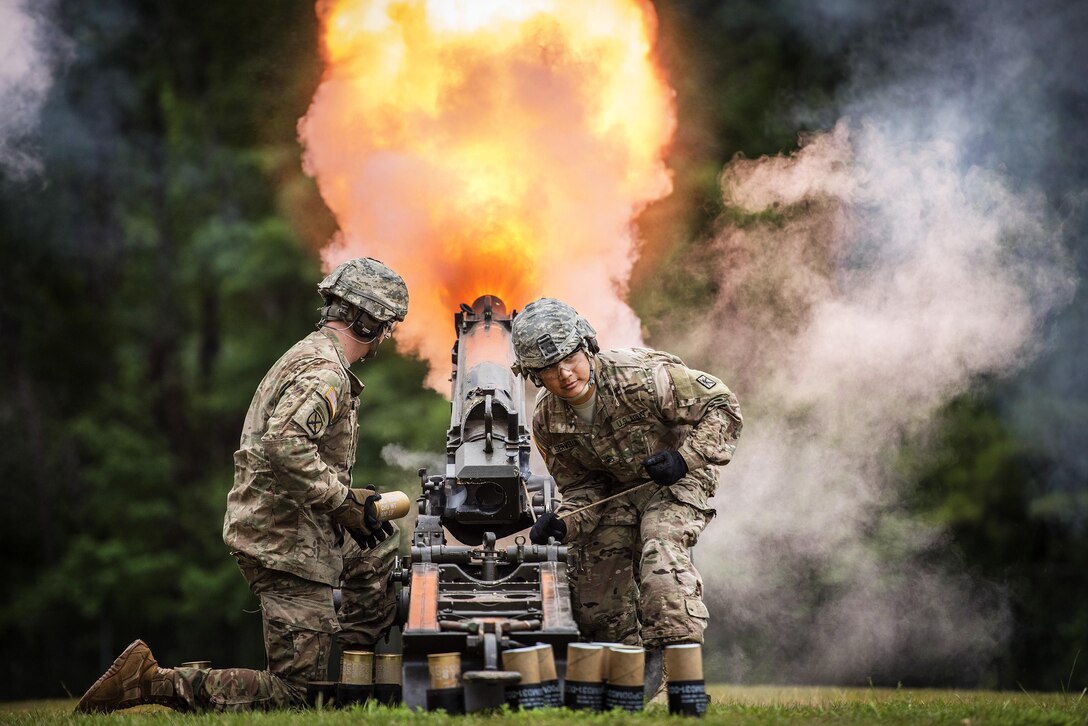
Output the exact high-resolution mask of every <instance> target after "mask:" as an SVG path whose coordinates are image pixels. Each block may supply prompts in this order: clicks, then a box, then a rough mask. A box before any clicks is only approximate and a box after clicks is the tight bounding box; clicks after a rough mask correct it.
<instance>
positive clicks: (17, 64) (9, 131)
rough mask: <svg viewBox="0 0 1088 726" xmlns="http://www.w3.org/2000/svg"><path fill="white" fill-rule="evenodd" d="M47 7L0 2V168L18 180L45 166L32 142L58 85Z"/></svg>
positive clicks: (22, 2) (20, 1) (55, 48)
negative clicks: (48, 39) (50, 94)
mask: <svg viewBox="0 0 1088 726" xmlns="http://www.w3.org/2000/svg"><path fill="white" fill-rule="evenodd" d="M44 5H46V4H45V3H38V4H36V5H34V4H32V3H29V2H25V1H23V0H18V1H17V2H9V3H4V4H0V169H3V171H4V173H5V174H6V175H8V176H10V177H12V178H15V179H21V178H25V177H26V176H27V175H29V174H32V173H34V172H36V171H37V170H39V169H40V168H41V161H40V160H39V159H38V158H37V156H36V155H35V154H34V153H33V150H32V148H30V146H29V143H30V137H31V135H32V133H33V132H34V130H35V128H36V126H37V123H38V114H39V112H40V111H41V108H42V104H44V103H45V98H46V95H47V94H48V92H49V89H50V87H51V85H52V81H53V79H52V73H53V66H52V61H53V55H52V54H51V53H49V52H46V30H47V29H48V28H47V25H46V22H45V20H44V19H43V18H44V16H43V15H42V13H43V11H44V7H43V6H44ZM32 6H33V7H34V8H36V9H32ZM53 49H54V50H58V49H62V48H61V47H59V46H57V45H56V44H55V43H54V45H53Z"/></svg>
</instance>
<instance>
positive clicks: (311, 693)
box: [306, 681, 336, 709]
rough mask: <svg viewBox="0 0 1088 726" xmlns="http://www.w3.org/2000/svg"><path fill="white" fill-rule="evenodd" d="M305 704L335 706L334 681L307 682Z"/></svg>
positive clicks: (325, 706)
mask: <svg viewBox="0 0 1088 726" xmlns="http://www.w3.org/2000/svg"><path fill="white" fill-rule="evenodd" d="M306 704H307V705H308V706H309V707H310V708H318V709H321V708H335V707H336V681H310V682H309V683H307V684H306Z"/></svg>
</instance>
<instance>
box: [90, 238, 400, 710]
mask: <svg viewBox="0 0 1088 726" xmlns="http://www.w3.org/2000/svg"><path fill="white" fill-rule="evenodd" d="M318 292H319V293H320V294H321V295H322V297H323V298H324V301H325V306H324V307H323V308H322V309H321V320H320V322H319V323H318V329H317V331H315V332H313V333H310V335H308V336H307V337H306V338H304V339H303V340H301V341H299V342H298V343H297V344H296V345H295V346H294V347H292V348H291V349H290V350H288V351H287V353H285V354H284V355H283V357H281V358H280V359H279V361H277V362H276V364H275V365H274V366H272V369H271V370H269V372H268V373H267V374H266V375H265V377H264V380H262V381H261V384H260V386H259V387H258V388H257V393H256V394H255V395H254V397H253V401H252V403H251V404H250V407H249V412H248V413H247V415H246V420H245V425H244V427H243V430H242V439H241V447H240V448H239V450H238V451H237V452H236V453H235V455H234V462H235V476H234V487H233V488H232V489H231V491H230V494H229V495H228V497H227V513H226V517H225V520H224V523H223V539H224V541H225V542H226V544H227V546H228V547H230V548H231V551H232V552H231V553H232V554H233V555H234V556H235V557H236V558H237V560H238V565H239V567H240V568H241V571H242V575H243V576H244V577H245V579H246V582H248V583H249V587H250V589H251V590H252V591H253V592H254V594H256V595H257V596H258V597H259V598H260V602H261V610H262V612H263V618H264V639H265V651H266V654H267V656H268V669H267V670H261V671H258V670H252V669H245V668H227V669H197V668H173V669H170V668H159V667H158V664H157V663H156V661H155V659H154V657H153V656H152V655H151V651H150V649H149V648H148V647H147V645H146V644H145V643H144V642H143V641H139V640H137V641H135V642H134V643H132V644H131V645H130V646H129V647H128V648H127V649H126V650H125V651H124V652H123V653H122V654H121V655H120V656H119V657H118V658H117V660H116V661H114V663H113V665H112V666H111V667H110V669H109V670H107V671H106V673H105V674H104V675H103V676H102V677H101V678H99V679H98V681H97V682H96V683H95V684H94V685H93V686H92V687H91V688H90V690H88V691H87V693H86V695H84V696H83V698H82V700H81V701H80V702H79V705H78V706H77V707H76V710H77V712H93V711H113V710H115V709H118V708H127V707H129V706H134V705H137V704H140V703H160V704H163V705H167V706H170V707H172V708H175V709H178V710H183V711H202V710H214V711H236V710H249V709H269V708H284V707H296V706H302V705H305V698H306V683H307V681H319V680H325V679H326V678H327V673H328V666H329V657H330V653H331V650H332V639H333V635H334V634H337V633H338V634H339V636H338V637H339V640H340V642H341V644H342V645H343V646H344V647H346V648H367V647H372V646H373V644H374V642H375V641H376V640H377V639H378V638H379V637H380V636H381V635H382V633H383V631H384V630H386V629H387V628H388V627H389V626H390V625H391V623H392V621H393V616H394V610H395V600H394V595H393V591H392V585H391V584H390V583H389V573H390V571H391V569H392V567H393V564H394V562H395V555H396V551H397V539H398V538H397V537H396V536H395V535H396V528H395V527H394V526H393V525H392V524H391V523H388V522H384V523H383V522H379V521H377V517H376V513H375V509H374V502H375V501H376V500H377V499H379V498H380V495H379V494H378V493H377V492H375V491H373V490H371V489H352V488H351V468H352V465H353V464H354V463H355V444H356V439H357V436H358V431H357V415H358V406H359V399H358V396H359V394H360V392H361V391H362V389H363V384H362V383H360V382H359V379H358V378H356V377H355V376H354V375H353V374H352V373H351V370H350V366H351V364H352V363H354V362H355V361H358V360H363V359H366V358H369V357H372V356H373V355H374V354H375V353H376V352H377V349H378V346H379V345H380V344H381V342H382V341H383V340H384V339H385V338H387V337H388V336H389V335H390V334H391V333H392V331H393V328H394V327H395V326H396V324H397V323H398V322H399V321H401V320H404V316H405V315H406V314H407V312H408V290H407V288H406V287H405V285H404V281H403V280H402V279H401V277H400V276H399V275H398V274H397V273H395V272H394V271H393V270H391V269H389V268H388V267H386V266H385V265H383V264H382V263H380V262H378V261H377V260H372V259H369V258H363V259H355V260H350V261H348V262H345V263H344V264H342V265H340V266H339V267H337V268H336V269H335V270H334V271H333V272H332V274H330V275H329V276H328V277H326V278H325V279H324V280H323V281H322V282H321V283H320V284H319V285H318ZM337 586H340V588H341V595H342V597H341V600H342V605H341V608H340V612H339V617H338V616H337V613H336V611H335V609H334V606H333V588H334V587H337Z"/></svg>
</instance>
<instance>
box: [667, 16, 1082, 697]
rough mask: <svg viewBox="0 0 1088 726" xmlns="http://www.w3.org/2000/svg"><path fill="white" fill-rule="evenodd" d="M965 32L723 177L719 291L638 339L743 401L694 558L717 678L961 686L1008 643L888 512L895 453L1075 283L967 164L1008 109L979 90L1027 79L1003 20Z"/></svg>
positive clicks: (1021, 216) (1035, 218)
mask: <svg viewBox="0 0 1088 726" xmlns="http://www.w3.org/2000/svg"><path fill="white" fill-rule="evenodd" d="M981 17H982V16H980V18H981ZM979 22H980V23H985V25H984V26H983V27H977V28H975V30H976V32H977V33H978V37H977V38H976V39H975V40H974V42H971V37H970V36H968V37H960V38H958V42H957V43H950V44H948V45H942V44H941V43H936V42H935V40H936V38H935V36H933V35H929V36H927V42H926V44H925V47H924V48H918V47H914V48H911V49H909V50H910V51H911V52H912V53H913V55H911V57H910V62H911V63H914V64H917V65H916V67H914V68H913V70H912V73H911V74H909V77H905V78H900V79H899V80H898V81H896V82H895V83H894V84H892V85H890V86H887V87H880V86H877V87H872V86H870V87H867V88H864V89H862V88H859V87H857V86H855V87H852V88H851V92H852V93H851V95H850V99H851V100H850V103H849V104H848V106H847V107H846V108H847V109H848V110H849V111H850V113H851V117H852V119H853V120H850V119H844V120H843V121H842V122H840V123H839V124H838V125H837V126H836V127H835V128H834V130H832V131H829V132H827V133H822V134H817V135H814V136H812V137H811V138H809V139H807V140H806V143H805V145H804V146H803V148H801V149H800V150H799V151H798V152H797V153H796V154H793V155H790V156H782V157H775V158H764V159H759V160H752V161H749V160H738V161H735V162H733V163H731V164H730V165H729V166H727V167H726V169H725V171H724V173H723V176H722V189H723V195H724V199H725V202H726V205H727V207H729V208H731V209H732V210H733V211H734V212H735V213H737V214H739V215H740V217H741V222H737V223H729V224H726V225H725V227H724V229H723V230H722V231H721V233H720V234H718V236H717V237H716V238H715V239H714V240H713V241H712V242H711V243H710V244H712V245H713V246H714V249H715V250H716V252H717V253H718V256H717V259H718V260H719V264H720V268H719V269H718V270H717V271H716V277H717V280H718V282H719V283H720V287H719V290H720V292H719V294H718V296H717V298H716V299H715V300H714V301H713V302H712V303H711V305H710V309H709V310H708V311H707V312H706V314H705V316H704V318H703V319H704V320H705V322H704V323H703V324H702V325H701V326H698V327H697V328H696V329H694V330H690V329H689V330H685V331H676V332H674V333H673V334H672V335H671V336H669V335H667V336H666V337H665V338H663V339H660V340H654V341H653V342H654V344H655V345H656V346H658V347H663V348H667V349H672V350H675V351H677V352H680V353H682V354H684V355H685V357H686V358H687V359H688V360H689V362H697V363H699V364H701V365H705V366H706V367H707V368H709V369H710V370H713V371H715V372H716V373H719V374H720V375H722V376H723V378H725V379H726V380H727V382H729V383H731V384H732V385H733V386H734V388H735V389H736V390H737V391H738V393H739V395H740V399H741V404H742V408H743V409H744V413H745V420H746V425H745V430H744V433H743V435H742V437H741V442H740V446H739V448H738V452H737V457H736V459H735V460H734V462H733V463H732V464H731V465H730V466H729V467H728V468H727V469H725V470H724V472H723V476H722V486H721V490H720V491H719V494H718V496H717V497H716V502H715V506H716V508H717V509H718V517H717V518H716V519H715V520H714V522H713V523H712V524H711V526H710V527H709V528H708V530H707V532H706V533H705V534H704V536H703V539H702V541H701V543H700V546H699V549H698V551H697V556H698V557H699V558H700V559H699V561H700V562H701V563H702V567H701V569H702V572H703V574H704V577H705V578H706V580H707V583H706V584H707V591H708V599H709V600H710V602H711V603H712V611H713V612H714V613H715V615H716V618H715V620H714V622H713V624H712V627H711V631H710V633H709V635H710V636H711V637H713V638H716V639H717V640H716V641H715V642H718V643H724V644H725V647H723V648H721V649H712V650H711V652H718V653H723V654H722V655H718V656H717V659H718V665H719V666H720V667H722V668H724V672H725V674H726V675H727V676H728V677H730V678H732V679H734V680H780V681H781V680H804V681H835V682H849V681H855V682H863V681H864V680H865V678H867V677H869V676H874V677H880V678H884V679H897V678H903V677H908V676H914V677H922V678H925V677H938V676H939V677H945V678H952V679H961V680H971V679H975V678H979V677H981V672H982V671H984V670H985V668H986V667H987V664H988V663H989V662H990V661H991V660H992V658H993V657H994V655H995V654H996V653H997V652H998V651H999V649H1000V647H1001V645H1002V643H1003V642H1004V639H1005V638H1007V636H1008V627H1009V612H1008V608H1007V605H1006V604H1005V601H1004V598H1003V596H1002V592H1001V590H1000V588H999V587H997V586H994V585H988V584H986V583H982V582H980V581H978V580H975V579H972V578H971V577H969V576H968V575H965V574H963V573H959V572H956V571H954V570H952V569H949V568H948V567H947V566H945V565H941V564H935V561H936V560H939V559H940V558H939V557H936V558H935V557H934V555H935V554H936V553H939V552H940V551H941V550H942V549H943V548H944V545H945V542H944V539H943V534H942V533H941V532H940V531H939V530H937V529H936V528H934V527H932V526H930V525H928V524H926V523H924V522H919V521H917V520H914V519H912V518H911V517H910V516H909V515H908V514H907V513H906V512H905V508H904V507H903V505H902V503H901V502H902V500H903V497H904V495H906V494H907V492H904V491H903V490H902V486H903V482H902V481H901V480H900V479H899V478H898V477H897V475H896V471H895V469H894V466H893V465H894V462H895V460H896V456H897V454H898V453H899V451H900V448H901V446H902V442H903V441H904V440H906V439H908V438H909V439H911V440H918V438H919V437H922V438H924V437H925V436H926V435H927V434H931V433H933V432H931V430H930V428H931V426H932V424H933V421H934V416H935V414H936V413H937V412H938V410H939V409H940V408H941V407H942V405H943V404H945V403H946V402H948V401H949V400H950V399H951V398H952V397H954V396H956V395H959V394H962V393H965V392H967V391H969V390H970V389H971V387H972V385H973V383H974V382H975V381H977V380H978V378H979V377H980V376H990V375H996V376H1002V375H1007V374H1009V373H1011V372H1013V371H1015V370H1017V369H1019V368H1020V367H1022V366H1024V365H1025V364H1026V363H1027V362H1028V361H1030V360H1031V359H1032V357H1033V356H1034V355H1035V354H1036V353H1037V352H1038V351H1039V346H1040V330H1041V324H1042V321H1043V320H1044V319H1045V318H1046V316H1047V315H1048V314H1050V313H1052V311H1054V310H1055V309H1057V308H1060V306H1062V305H1063V304H1065V303H1066V302H1068V301H1069V299H1070V298H1071V296H1072V294H1073V291H1074V289H1075V284H1076V280H1075V275H1074V272H1073V270H1072V267H1071V265H1070V260H1069V257H1068V255H1067V253H1066V251H1065V249H1064V247H1063V240H1062V236H1061V229H1060V225H1059V223H1058V221H1057V220H1056V219H1054V218H1053V217H1052V216H1051V212H1050V211H1049V209H1048V207H1047V206H1046V204H1045V202H1044V200H1043V199H1042V198H1041V196H1040V195H1038V194H1035V193H1033V192H1031V191H1030V190H1027V185H1025V184H1023V183H1022V180H1017V179H1013V178H1011V177H1009V175H1007V174H1005V173H1003V172H1001V171H999V170H995V169H994V168H992V167H991V166H988V165H986V164H983V163H974V162H975V159H976V158H977V157H979V156H981V157H985V159H986V160H991V161H992V160H993V159H994V158H998V157H999V154H998V153H997V151H994V150H990V151H989V153H988V154H981V155H978V154H976V155H974V156H969V152H970V151H971V150H975V151H977V148H978V139H979V138H986V136H987V133H988V131H989V130H990V128H992V125H994V124H996V123H997V119H996V118H995V116H993V115H988V114H997V113H998V110H1000V113H1001V114H1002V115H1000V118H1008V117H1009V116H1008V115H1007V114H1013V115H1014V117H1015V114H1016V113H1018V112H1019V111H1024V110H1023V109H1021V108H1020V107H1019V103H1018V99H1017V98H1016V97H1015V96H1009V95H1008V94H1009V93H1010V90H1009V87H1008V86H1002V85H1000V84H997V83H995V79H1003V80H1008V79H1009V78H1014V77H1016V76H1017V74H1018V73H1020V72H1022V70H1023V66H1024V62H1023V59H1022V58H1021V57H1020V56H1019V55H1017V54H1016V53H1015V52H1014V53H1009V46H1008V43H1007V42H1005V40H1007V37H1008V35H1009V31H1010V29H1009V28H1008V27H1006V26H1004V25H995V24H994V23H993V19H992V18H987V19H985V20H980V21H979ZM998 41H1002V42H998ZM995 48H1000V51H1001V52H1000V53H995V52H990V51H993V49H995ZM923 51H924V52H923ZM904 52H906V51H904ZM927 53H928V54H930V57H929V58H928V60H925V61H924V62H923V59H924V58H925V55H926V54H927ZM949 69H956V73H951V75H950V71H949ZM862 70H863V69H859V73H860V72H861V71H862ZM938 71H939V72H938ZM957 73H958V74H961V75H957ZM869 80H870V81H871V78H870V79H869ZM1024 113H1028V112H1027V111H1024ZM1028 115H1029V116H1030V114H1028ZM709 563H712V565H711V564H709ZM753 634H758V637H755V638H753V637H752V636H753Z"/></svg>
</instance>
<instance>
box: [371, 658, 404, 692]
mask: <svg viewBox="0 0 1088 726" xmlns="http://www.w3.org/2000/svg"><path fill="white" fill-rule="evenodd" d="M401 678H402V676H401V656H399V655H393V654H381V655H375V656H374V683H376V684H377V683H382V684H387V685H397V686H399V685H401Z"/></svg>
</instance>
